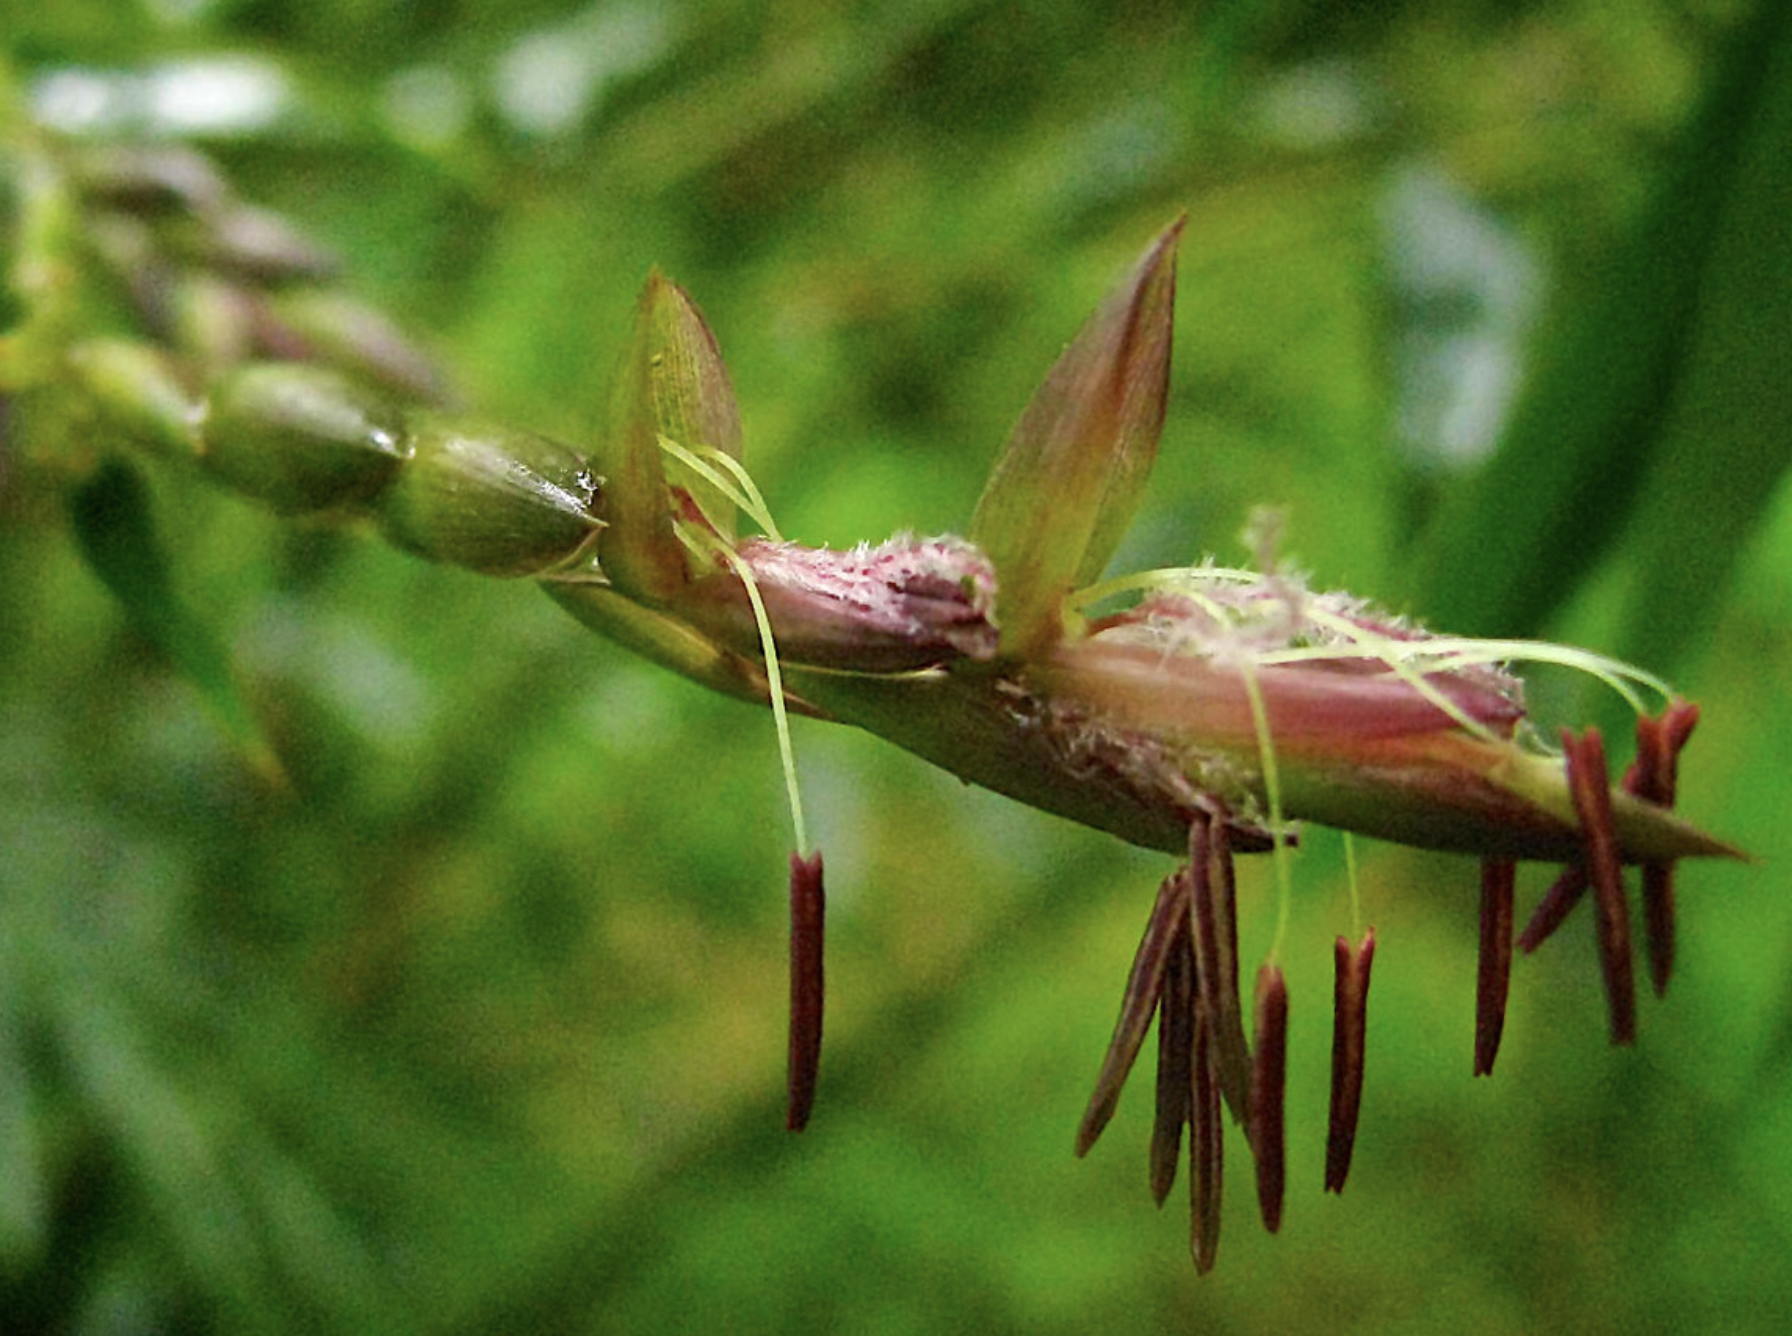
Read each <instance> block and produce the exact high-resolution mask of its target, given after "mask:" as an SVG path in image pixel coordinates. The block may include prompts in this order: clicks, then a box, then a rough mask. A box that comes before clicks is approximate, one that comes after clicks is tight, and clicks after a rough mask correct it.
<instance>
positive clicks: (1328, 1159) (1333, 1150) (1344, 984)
mask: <svg viewBox="0 0 1792 1336" xmlns="http://www.w3.org/2000/svg"><path fill="white" fill-rule="evenodd" d="M1334 958H1335V964H1336V971H1335V974H1334V978H1333V983H1332V1101H1331V1119H1330V1127H1329V1129H1328V1131H1327V1135H1326V1140H1325V1190H1326V1191H1327V1192H1342V1191H1344V1180H1345V1179H1346V1178H1348V1177H1349V1176H1350V1156H1351V1152H1352V1151H1353V1150H1354V1149H1355V1148H1356V1119H1357V1113H1358V1112H1359V1111H1360V1110H1361V1108H1362V1104H1363V1056H1364V1053H1365V1052H1366V1050H1367V1041H1368V1030H1369V971H1370V968H1371V967H1372V966H1373V965H1374V963H1375V929H1373V928H1370V929H1369V930H1368V931H1367V932H1365V933H1364V934H1363V940H1362V943H1361V944H1360V945H1359V946H1357V947H1356V949H1355V950H1352V949H1351V946H1350V943H1349V942H1348V941H1346V940H1345V939H1344V938H1342V937H1340V938H1338V940H1337V944H1336V946H1335V948H1334Z"/></svg>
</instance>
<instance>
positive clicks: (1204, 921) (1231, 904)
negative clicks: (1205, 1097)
mask: <svg viewBox="0 0 1792 1336" xmlns="http://www.w3.org/2000/svg"><path fill="white" fill-rule="evenodd" d="M1189 871H1190V874H1191V876H1192V878H1193V881H1192V886H1191V893H1190V923H1191V925H1192V926H1193V930H1194V942H1195V980H1196V984H1195V986H1196V988H1197V989H1198V990H1199V993H1200V997H1201V1002H1202V1005H1203V1006H1204V1007H1205V1008H1206V1009H1207V1015H1208V1017H1209V1019H1210V1021H1211V1022H1212V1031H1213V1032H1212V1034H1211V1036H1210V1038H1211V1040H1212V1046H1213V1061H1214V1070H1215V1072H1216V1074H1217V1077H1218V1080H1219V1084H1220V1093H1221V1094H1223V1095H1224V1096H1225V1099H1226V1103H1227V1104H1228V1105H1230V1106H1231V1109H1232V1117H1233V1119H1234V1120H1235V1121H1237V1122H1240V1123H1244V1124H1246V1125H1249V1123H1250V1098H1251V1091H1250V1081H1251V1050H1250V1045H1249V1044H1248V1043H1247V1042H1246V1041H1245V1037H1244V1008H1243V1006H1242V1005H1241V1004H1240V1002H1239V999H1238V896H1237V890H1236V887H1235V884H1234V882H1233V877H1232V847H1231V843H1230V840H1229V838H1228V834H1227V831H1226V823H1225V821H1224V819H1222V818H1220V817H1217V816H1210V815H1208V814H1207V813H1203V812H1197V813H1196V815H1195V818H1194V820H1193V821H1192V822H1190V823H1189Z"/></svg>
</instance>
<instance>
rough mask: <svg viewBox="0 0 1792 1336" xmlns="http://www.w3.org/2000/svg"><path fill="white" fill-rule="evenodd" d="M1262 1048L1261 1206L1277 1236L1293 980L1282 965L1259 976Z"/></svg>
mask: <svg viewBox="0 0 1792 1336" xmlns="http://www.w3.org/2000/svg"><path fill="white" fill-rule="evenodd" d="M1256 1034H1257V1048H1256V1054H1255V1058H1254V1060H1253V1062H1252V1064H1251V1150H1252V1151H1253V1152H1254V1153H1255V1155H1256V1157H1257V1206H1258V1209H1259V1210H1260V1211H1261V1212H1262V1214H1263V1227H1264V1228H1265V1229H1267V1230H1268V1231H1269V1232H1270V1233H1271V1234H1273V1233H1275V1232H1276V1231H1277V1230H1278V1229H1280V1228H1281V1227H1282V1190H1283V1187H1284V1184H1285V1181H1286V1178H1287V1168H1286V1166H1287V1153H1288V1141H1287V1130H1286V1127H1285V1124H1284V1121H1283V1108H1284V1101H1285V1097H1286V1094H1287V1086H1288V981H1287V980H1286V979H1284V978H1283V977H1282V970H1281V967H1280V966H1279V965H1274V964H1266V965H1264V966H1263V968H1262V969H1260V970H1258V971H1257V998H1256Z"/></svg>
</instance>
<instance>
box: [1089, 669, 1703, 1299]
mask: <svg viewBox="0 0 1792 1336" xmlns="http://www.w3.org/2000/svg"><path fill="white" fill-rule="evenodd" d="M1697 720H1698V710H1697V708H1696V707H1695V706H1692V705H1688V704H1685V703H1683V702H1675V703H1674V704H1672V705H1670V706H1669V707H1668V709H1667V710H1666V711H1665V712H1664V713H1663V714H1662V716H1661V717H1660V718H1657V719H1650V718H1644V719H1641V720H1639V721H1638V724H1637V757H1636V761H1635V763H1634V764H1633V765H1632V766H1631V767H1630V769H1629V771H1628V772H1627V773H1626V774H1625V776H1624V779H1623V787H1624V789H1625V790H1626V791H1627V792H1629V793H1631V794H1633V795H1635V796H1636V797H1638V798H1642V799H1644V800H1645V801H1648V802H1651V803H1655V804H1657V805H1659V806H1662V807H1672V806H1673V802H1674V786H1675V770H1676V762H1677V758H1678V756H1679V752H1680V749H1681V748H1682V747H1683V746H1684V745H1685V743H1686V740H1687V738H1688V736H1689V735H1690V734H1691V732H1692V729H1693V725H1694V724H1695V723H1696V722H1697ZM1563 742H1564V751H1565V756H1566V765H1567V774H1568V780H1569V787H1570V789H1571V791H1572V793H1573V796H1574V803H1575V808H1576V811H1577V814H1578V816H1579V818H1580V828H1581V830H1582V831H1583V833H1584V836H1583V838H1584V849H1583V853H1582V856H1581V857H1580V858H1579V859H1578V860H1576V861H1575V862H1574V863H1572V864H1570V865H1569V867H1568V869H1567V870H1566V871H1565V872H1564V873H1563V874H1562V876H1561V877H1560V878H1559V879H1558V880H1557V882H1556V883H1555V885H1554V886H1553V887H1552V888H1551V889H1550V891H1549V892H1548V893H1547V895H1546V896H1545V897H1544V900H1543V902H1542V904H1541V905H1540V906H1539V908H1538V910H1537V913H1536V915H1535V916H1534V917H1533V918H1532V920H1531V922H1530V924H1529V926H1528V927H1526V929H1525V930H1524V932H1523V933H1522V934H1521V935H1520V936H1519V938H1518V941H1519V943H1520V945H1522V946H1523V947H1524V949H1525V950H1526V951H1527V952H1528V951H1531V950H1534V949H1535V948H1536V947H1537V946H1538V945H1539V944H1540V943H1541V942H1542V941H1543V940H1544V939H1545V938H1547V937H1548V936H1549V935H1550V934H1551V933H1552V932H1553V931H1554V930H1555V929H1556V927H1557V926H1559V925H1560V923H1561V922H1562V920H1563V918H1564V917H1565V916H1566V915H1567V913H1568V911H1569V910H1570V909H1572V908H1573V906H1574V905H1575V904H1576V903H1577V902H1578V901H1579V900H1580V898H1581V897H1582V896H1583V895H1584V894H1585V892H1586V891H1587V890H1588V889H1589V888H1590V889H1592V890H1593V892H1594V895H1595V902H1596V905H1597V908H1598V914H1599V923H1598V926H1599V932H1598V940H1599V952H1600V960H1601V964H1602V967H1603V970H1604V976H1605V985H1606V992H1607V995H1608V997H1609V999H1610V1004H1611V1024H1612V1039H1613V1042H1614V1043H1629V1042H1630V1041H1631V1040H1632V1038H1633V1037H1634V1035H1635V1005H1634V996H1633V988H1632V983H1631V969H1630V954H1629V918H1628V915H1627V913H1626V911H1625V902H1624V889H1623V885H1622V881H1621V876H1620V862H1621V850H1620V849H1619V847H1618V843H1617V839H1616V835H1615V832H1614V828H1613V822H1612V814H1611V801H1610V789H1609V787H1608V781H1607V774H1606V763H1605V749H1604V744H1603V742H1602V741H1601V739H1600V736H1599V732H1598V730H1597V729H1591V728H1589V729H1588V730H1587V731H1586V732H1585V733H1583V734H1580V735H1578V736H1577V735H1574V734H1572V733H1564V738H1563ZM1244 829H1246V828H1236V831H1237V832H1242V831H1243V830H1244ZM1234 833H1235V826H1234V823H1232V822H1230V821H1229V820H1228V819H1227V817H1226V814H1225V813H1224V812H1223V811H1217V810H1216V811H1212V812H1201V813H1198V814H1197V815H1196V817H1195V819H1194V821H1193V822H1192V823H1191V826H1190V831H1189V862H1188V864H1187V865H1186V866H1184V867H1181V868H1178V869H1177V871H1176V872H1175V873H1173V874H1172V875H1171V876H1170V877H1168V878H1167V879H1166V880H1165V881H1164V883H1163V885H1162V886H1161V887H1160V888H1159V890H1158V894H1157V900H1156V903H1155V904H1154V905H1153V906H1152V910H1151V916H1150V918H1149V920H1148V921H1147V924H1146V927H1145V934H1144V937H1143V939H1142V940H1141V941H1140V943H1139V949H1138V952H1137V954H1136V955H1135V956H1134V958H1133V964H1132V971H1131V974H1130V975H1129V977H1128V978H1127V981H1126V992H1125V996H1124V998H1123V1000H1122V1002H1121V1008H1120V1018H1119V1021H1118V1023H1117V1024H1116V1026H1115V1028H1114V1036H1113V1039H1112V1041H1111V1042H1110V1044H1109V1046H1108V1051H1107V1055H1106V1057H1105V1059H1104V1060H1103V1062H1102V1066H1101V1073H1100V1075H1099V1076H1098V1077H1097V1079H1096V1084H1095V1091H1094V1094H1093V1095H1092V1096H1091V1098H1090V1101H1089V1106H1088V1109H1087V1111H1086V1112H1085V1113H1084V1115H1083V1120H1082V1124H1081V1126H1080V1127H1079V1129H1078V1131H1077V1142H1076V1149H1077V1154H1078V1155H1083V1154H1085V1153H1087V1151H1088V1150H1089V1149H1090V1147H1092V1146H1093V1145H1094V1144H1095V1141H1096V1139H1097V1138H1098V1137H1099V1136H1100V1135H1101V1133H1102V1130H1103V1129H1104V1128H1105V1127H1106V1126H1107V1124H1108V1121H1109V1119H1110V1118H1111V1117H1112V1116H1113V1113H1114V1110H1115V1108H1116V1106H1117V1104H1118V1102H1119V1099H1120V1091H1121V1087H1122V1086H1123V1085H1124V1083H1125V1081H1126V1078H1127V1075H1128V1073H1129V1072H1130V1071H1131V1069H1132V1066H1133V1063H1134V1061H1135V1060H1136V1058H1137V1057H1138V1053H1139V1049H1140V1047H1141V1045H1142V1044H1143V1042H1144V1038H1145V1035H1146V1032H1147V1031H1148V1030H1149V1029H1150V1027H1151V1022H1152V1019H1153V1017H1155V1018H1156V1021H1157V1041H1158V1053H1157V1101H1156V1118H1155V1122H1154V1125H1153V1128H1152V1135H1151V1150H1150V1183H1151V1193H1152V1196H1153V1197H1154V1198H1155V1199H1156V1200H1157V1202H1158V1204H1159V1205H1160V1206H1161V1205H1162V1204H1163V1202H1164V1200H1165V1199H1166V1198H1167V1197H1168V1195H1169V1192H1170V1189H1171V1187H1172V1186H1173V1185H1174V1182H1175V1178H1176V1172H1177V1161H1178V1159H1179V1158H1180V1157H1181V1153H1182V1133H1183V1128H1184V1127H1185V1126H1186V1127H1187V1128H1188V1129H1189V1141H1188V1145H1189V1173H1190V1208H1191V1209H1190V1251H1191V1252H1192V1254H1193V1257H1194V1262H1195V1267H1196V1269H1197V1270H1199V1271H1201V1272H1206V1271H1207V1270H1209V1269H1210V1268H1211V1267H1212V1266H1213V1262H1214V1256H1215V1253H1216V1250H1217V1248H1218V1244H1219V1229H1220V1201H1221V1183H1222V1176H1223V1168H1222V1167H1223V1153H1222V1152H1223V1137H1222V1132H1223V1128H1222V1123H1221V1115H1220V1106H1221V1103H1222V1101H1223V1102H1224V1104H1225V1105H1226V1107H1227V1108H1228V1109H1230V1111H1231V1114H1232V1117H1233V1119H1234V1120H1235V1121H1236V1122H1238V1123H1240V1124H1242V1125H1243V1127H1244V1128H1245V1130H1246V1136H1247V1142H1248V1144H1249V1148H1250V1151H1251V1154H1252V1157H1253V1159H1254V1160H1255V1165H1256V1180H1257V1200H1258V1206H1259V1209H1260V1211H1261V1213H1262V1217H1263V1223H1264V1226H1265V1228H1267V1229H1268V1230H1270V1231H1271V1232H1272V1233H1273V1232H1274V1231H1275V1230H1276V1229H1277V1228H1278V1227H1279V1226H1280V1224H1281V1216H1282V1198H1283V1187H1284V1164H1285V1133H1284V1125H1283V1107H1284V1090H1285V1071H1286V1055H1287V1033H1288V990H1287V985H1286V983H1285V982H1284V980H1283V976H1282V971H1281V968H1280V967H1279V966H1278V965H1277V964H1276V963H1275V962H1274V960H1273V959H1272V960H1270V961H1269V962H1267V963H1265V964H1264V965H1263V966H1262V967H1261V969H1259V971H1258V973H1257V982H1256V995H1255V1015H1254V1024H1253V1032H1254V1040H1255V1042H1254V1046H1253V1045H1252V1044H1248V1043H1247V1041H1246V1038H1245V1028H1244V1014H1243V1006H1242V1004H1241V1002H1240V996H1239V987H1238V929H1237V900H1236V894H1235V890H1234V879H1233V866H1232V854H1233V850H1234V841H1233V835H1234ZM1483 868H1484V870H1483V877H1482V888H1483V891H1482V920H1481V956H1480V970H1479V976H1480V978H1479V992H1478V1005H1477V1015H1476V1027H1475V1072H1476V1074H1477V1075H1480V1074H1483V1073H1490V1072H1491V1071H1492V1070H1493V1061H1494V1056H1495V1054H1496V1053H1497V1051H1498V1047H1499V1040H1500V1032H1501V1029H1502V1027H1503V1023H1504V1017H1505V1005H1506V994H1507V982H1508V978H1509V973H1510V968H1511V959H1512V951H1511V947H1512V940H1513V939H1512V922H1513V920H1512V892H1513V872H1514V865H1513V863H1512V862H1510V861H1508V860H1491V859H1490V860H1488V861H1486V862H1485V863H1484V865H1483ZM1643 899H1644V906H1645V910H1646V924H1647V938H1648V943H1649V951H1650V961H1651V968H1652V974H1653V978H1654V981H1655V987H1656V990H1657V991H1658V992H1659V991H1661V990H1663V989H1665V987H1666V985H1667V978H1668V974H1669V971H1670V969H1671V966H1672V959H1673V874H1672V867H1671V865H1670V864H1666V863H1651V864H1645V865H1644V869H1643ZM1374 957H1375V931H1374V929H1373V928H1371V929H1369V930H1368V931H1366V932H1365V933H1364V934H1363V936H1362V939H1361V940H1360V941H1358V942H1357V943H1355V944H1354V945H1353V944H1351V943H1350V942H1349V941H1348V940H1347V939H1345V938H1343V937H1340V938H1338V939H1337V942H1336V947H1335V962H1336V975H1335V985H1334V990H1333V1032H1332V1071H1331V1078H1332V1079H1331V1110H1330V1120H1329V1129H1328V1136H1327V1144H1326V1157H1325V1187H1326V1190H1327V1191H1330V1192H1341V1191H1342V1190H1343V1188H1344V1181H1345V1179H1346V1177H1347V1176H1348V1175H1349V1172H1350V1160H1351V1154H1352V1150H1353V1148H1354V1146H1355V1141H1356V1125H1357V1114H1358V1110H1359V1109H1360V1107H1361V1102H1362V1092H1363V1056H1364V1046H1365V1045H1364V1040H1365V1034H1366V1022H1367V1015H1368V1012H1367V1003H1368V993H1369V976H1370V968H1371V965H1372V964H1373V961H1374Z"/></svg>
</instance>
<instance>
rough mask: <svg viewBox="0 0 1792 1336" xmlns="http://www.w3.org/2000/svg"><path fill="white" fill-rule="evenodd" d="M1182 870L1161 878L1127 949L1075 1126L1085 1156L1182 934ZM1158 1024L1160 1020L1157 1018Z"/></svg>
mask: <svg viewBox="0 0 1792 1336" xmlns="http://www.w3.org/2000/svg"><path fill="white" fill-rule="evenodd" d="M1188 896H1189V878H1188V873H1187V872H1186V871H1183V870H1178V871H1176V872H1174V873H1172V874H1171V875H1170V876H1168V877H1166V878H1164V881H1163V884H1162V885H1161V886H1159V887H1158V889H1157V900H1156V902H1155V903H1154V904H1153V905H1152V906H1151V917H1150V918H1149V919H1147V920H1146V922H1145V935H1144V937H1142V938H1141V939H1140V940H1139V949H1138V950H1137V951H1136V952H1135V953H1134V954H1133V958H1132V972H1131V973H1130V974H1128V975H1127V977H1126V992H1125V994H1124V996H1122V998H1121V999H1120V1019H1119V1020H1118V1021H1117V1022H1115V1025H1114V1036H1113V1038H1112V1039H1111V1040H1109V1041H1108V1051H1107V1053H1106V1055H1105V1056H1104V1057H1103V1058H1102V1062H1101V1072H1100V1074H1099V1075H1098V1076H1097V1077H1096V1078H1095V1093H1094V1094H1092V1095H1091V1096H1090V1097H1089V1107H1088V1108H1087V1109H1086V1110H1084V1112H1083V1120H1082V1122H1081V1123H1080V1124H1079V1125H1078V1127H1077V1130H1076V1153H1077V1155H1078V1156H1083V1155H1087V1154H1088V1153H1089V1148H1090V1147H1091V1146H1093V1145H1094V1144H1095V1142H1096V1139H1097V1138H1098V1137H1100V1136H1101V1133H1102V1129H1103V1128H1105V1127H1106V1126H1107V1125H1108V1120H1109V1119H1110V1118H1112V1117H1113V1116H1114V1109H1115V1107H1116V1106H1117V1105H1118V1104H1119V1103H1120V1090H1121V1088H1122V1087H1123V1086H1125V1084H1126V1078H1127V1075H1128V1074H1129V1073H1130V1072H1131V1071H1132V1065H1133V1062H1134V1061H1135V1060H1136V1059H1137V1058H1138V1056H1139V1046H1140V1045H1141V1044H1143V1043H1144V1041H1145V1032H1146V1031H1147V1030H1149V1029H1150V1028H1151V1016H1152V1013H1153V1012H1155V1011H1157V1010H1158V999H1159V998H1160V997H1161V995H1162V993H1163V988H1164V970H1165V967H1166V961H1167V960H1168V958H1169V956H1170V952H1171V948H1172V946H1173V945H1174V943H1175V941H1176V939H1177V936H1178V934H1180V935H1181V936H1182V937H1183V939H1184V940H1186V938H1187V934H1188ZM1159 1024H1162V1022H1161V1021H1160V1022H1159Z"/></svg>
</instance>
